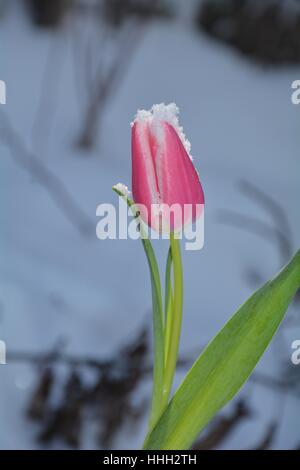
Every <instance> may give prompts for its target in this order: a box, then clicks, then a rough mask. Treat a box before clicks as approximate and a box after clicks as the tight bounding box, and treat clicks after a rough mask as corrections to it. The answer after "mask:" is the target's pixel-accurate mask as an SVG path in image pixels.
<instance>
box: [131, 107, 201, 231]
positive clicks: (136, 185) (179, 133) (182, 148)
mask: <svg viewBox="0 0 300 470" xmlns="http://www.w3.org/2000/svg"><path fill="white" fill-rule="evenodd" d="M178 112H179V110H178V108H177V106H176V105H175V103H171V104H169V105H165V104H163V103H162V104H158V105H154V106H152V108H151V110H150V111H144V110H143V111H138V113H137V116H136V118H135V120H134V122H133V123H132V194H133V198H134V202H135V204H136V205H137V206H138V207H139V211H140V213H141V217H142V219H143V220H144V222H146V223H147V224H148V225H149V226H150V227H151V228H153V229H154V230H156V231H159V232H161V231H165V230H168V231H169V230H172V231H177V230H180V229H181V228H182V226H183V225H186V224H188V223H191V222H193V221H195V220H196V219H197V218H198V217H200V215H201V214H202V211H203V205H204V194H203V190H202V187H201V183H200V181H199V176H198V173H197V171H196V169H195V167H194V165H193V162H192V157H191V155H190V148H191V146H190V143H189V141H188V140H187V139H186V138H185V135H184V133H183V130H182V128H181V127H180V126H179V122H178V118H177V115H178Z"/></svg>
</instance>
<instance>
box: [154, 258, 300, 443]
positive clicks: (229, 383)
mask: <svg viewBox="0 0 300 470" xmlns="http://www.w3.org/2000/svg"><path fill="white" fill-rule="evenodd" d="M299 286H300V250H299V251H298V252H297V253H296V255H295V256H294V258H292V260H291V261H290V262H289V264H287V266H286V267H285V268H284V269H283V270H282V271H281V272H280V273H279V274H278V275H277V276H276V277H275V278H274V279H273V280H271V281H269V282H267V283H266V284H265V285H264V286H263V287H262V288H260V289H259V290H258V291H256V292H255V293H254V294H253V295H252V296H251V297H250V298H249V299H248V300H247V301H246V302H245V303H244V304H243V305H242V306H241V307H240V308H239V309H238V311H237V312H236V313H235V314H234V315H233V317H232V318H231V319H230V320H229V322H228V323H227V324H226V325H225V326H224V327H223V329H222V330H221V331H220V332H219V333H218V334H217V336H216V337H215V338H214V339H213V340H212V341H211V342H210V343H209V345H208V346H207V347H206V349H205V350H204V351H203V353H202V354H201V355H200V356H199V358H198V359H197V361H196V362H195V363H194V365H193V366H192V368H191V369H190V371H189V372H188V374H187V376H186V377H185V379H184V381H183V382H182V384H181V386H180V387H179V389H178V390H177V392H176V393H175V395H174V397H173V399H172V400H171V402H170V403H169V406H168V407H167V409H166V411H165V412H164V413H163V415H162V417H161V419H160V420H159V422H158V424H157V425H156V427H155V428H154V430H153V431H152V433H151V434H150V435H148V438H147V440H146V442H145V448H146V449H174V450H175V449H176V450H179V449H186V448H189V447H190V446H191V445H192V443H193V441H194V440H195V438H196V437H197V436H198V434H199V432H200V431H201V430H202V429H203V428H204V427H205V426H206V425H207V424H208V422H209V421H210V420H211V419H212V418H213V416H214V415H215V414H216V413H217V412H218V411H219V410H220V409H221V408H222V407H223V406H224V405H225V404H226V403H228V402H229V401H230V400H231V399H232V398H233V397H234V395H235V394H236V393H237V392H238V390H239V389H240V388H241V386H242V385H243V384H244V382H245V381H246V380H247V378H248V377H249V375H250V374H251V372H252V371H253V369H254V368H255V366H256V364H257V362H258V361H259V359H260V357H261V356H262V354H263V353H264V351H265V349H266V348H267V346H268V345H269V343H270V341H271V339H272V337H273V335H274V334H275V332H276V330H277V328H278V326H279V324H280V322H281V321H282V319H283V317H284V314H285V312H286V310H287V308H288V305H289V303H290V302H291V300H292V298H293V296H294V295H295V293H296V291H297V289H298V288H299Z"/></svg>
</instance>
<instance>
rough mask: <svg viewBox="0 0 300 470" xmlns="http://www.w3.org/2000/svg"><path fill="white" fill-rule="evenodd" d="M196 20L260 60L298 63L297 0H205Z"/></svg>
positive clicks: (299, 12)
mask: <svg viewBox="0 0 300 470" xmlns="http://www.w3.org/2000/svg"><path fill="white" fill-rule="evenodd" d="M196 24H197V26H198V28H200V30H201V31H205V32H206V33H207V34H209V35H210V36H212V37H214V38H217V39H218V40H221V41H224V42H225V43H227V44H229V45H231V46H232V47H234V48H235V49H237V50H239V51H240V52H242V53H243V54H244V55H245V56H249V57H251V58H253V59H256V60H257V61H259V62H262V63H266V64H276V65H279V64H294V63H300V2H299V1H298V0H294V2H291V1H290V2H288V1H286V0H204V1H203V2H200V6H199V10H198V14H197V18H196Z"/></svg>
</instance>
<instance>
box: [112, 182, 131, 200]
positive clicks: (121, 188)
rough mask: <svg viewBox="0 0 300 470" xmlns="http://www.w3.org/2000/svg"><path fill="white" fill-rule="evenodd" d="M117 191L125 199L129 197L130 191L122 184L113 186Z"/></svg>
mask: <svg viewBox="0 0 300 470" xmlns="http://www.w3.org/2000/svg"><path fill="white" fill-rule="evenodd" d="M113 187H114V188H115V189H116V190H117V191H119V192H120V193H122V194H123V196H125V197H129V196H130V195H131V191H129V189H128V186H126V185H125V184H123V183H117V184H115V185H114V186H113Z"/></svg>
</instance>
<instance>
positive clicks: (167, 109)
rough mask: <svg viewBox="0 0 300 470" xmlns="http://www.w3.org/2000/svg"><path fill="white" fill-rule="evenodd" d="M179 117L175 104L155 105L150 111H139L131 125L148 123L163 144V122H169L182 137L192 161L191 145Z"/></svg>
mask: <svg viewBox="0 0 300 470" xmlns="http://www.w3.org/2000/svg"><path fill="white" fill-rule="evenodd" d="M178 115H179V108H178V106H177V105H176V104H175V103H169V104H165V103H159V104H154V105H153V106H152V107H151V109H150V110H145V109H139V110H138V111H137V114H136V117H135V119H134V121H133V122H132V123H131V126H132V125H133V124H134V123H135V122H148V123H149V124H150V127H151V129H152V131H153V134H154V135H156V137H157V139H158V142H161V141H162V139H163V132H162V128H161V122H167V123H169V124H171V125H172V126H173V127H174V129H175V130H176V132H177V133H178V136H179V137H180V140H181V142H182V143H183V146H184V148H185V150H186V152H187V154H188V155H189V157H190V159H191V160H193V158H192V156H191V143H190V141H189V140H188V139H187V137H186V135H185V133H184V132H183V127H182V126H180V124H179V119H178Z"/></svg>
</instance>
